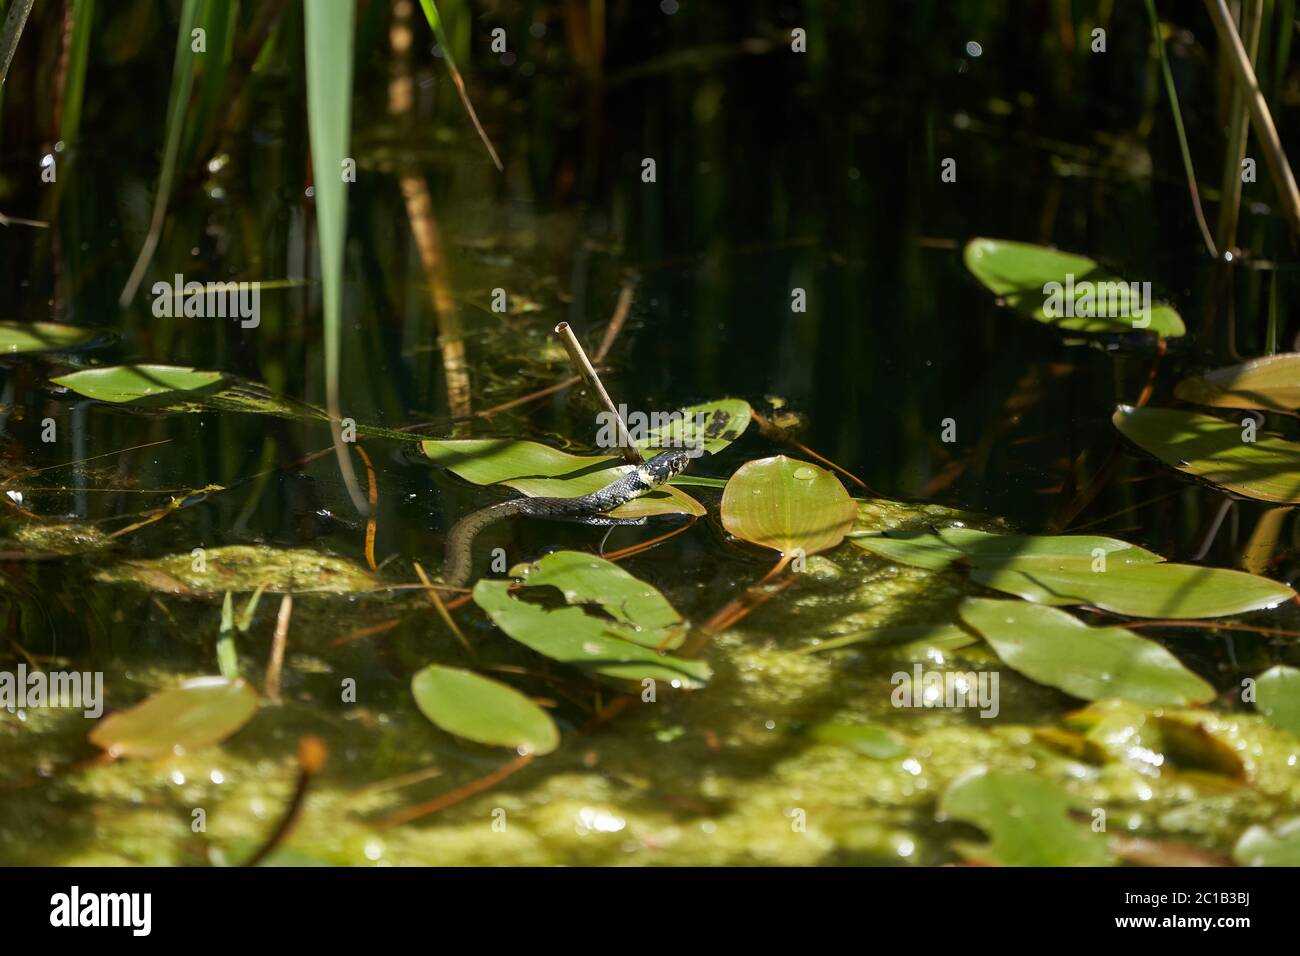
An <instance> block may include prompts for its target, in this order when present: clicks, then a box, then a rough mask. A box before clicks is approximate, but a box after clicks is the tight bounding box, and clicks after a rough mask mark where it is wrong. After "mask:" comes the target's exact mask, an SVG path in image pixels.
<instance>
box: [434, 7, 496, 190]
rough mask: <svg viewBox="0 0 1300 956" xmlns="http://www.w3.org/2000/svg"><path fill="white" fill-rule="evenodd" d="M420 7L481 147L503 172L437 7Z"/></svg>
mask: <svg viewBox="0 0 1300 956" xmlns="http://www.w3.org/2000/svg"><path fill="white" fill-rule="evenodd" d="M420 7H421V8H422V9H423V10H424V18H425V19H426V20H428V21H429V26H430V27H431V28H432V29H433V35H434V36H435V37H437V39H438V46H439V47H440V48H441V49H442V58H443V59H444V60H446V61H447V72H449V73H450V74H451V81H452V82H453V83H455V84H456V92H457V93H459V94H460V101H461V103H463V104H464V106H465V112H466V113H468V114H469V118H470V122H472V123H473V124H474V128H475V129H476V130H478V137H479V139H481V140H483V145H484V146H486V147H487V151H488V155H489V156H491V157H492V162H493V163H495V164H496V167H497V169H498V170H504V169H505V167H504V166H502V165H501V157H500V156H498V155H497V151H496V148H495V147H494V146H493V145H492V140H490V139H488V134H487V130H485V129H484V128H483V124H482V123H480V122H479V121H478V114H477V113H475V112H474V104H473V103H471V102H470V101H469V93H468V92H466V90H465V81H464V80H463V79H461V76H460V70H458V69H456V61H455V60H453V59H452V57H451V43H450V42H449V41H448V40H447V31H445V30H444V29H443V28H442V17H440V16H438V8H437V6H435V5H434V2H433V0H420Z"/></svg>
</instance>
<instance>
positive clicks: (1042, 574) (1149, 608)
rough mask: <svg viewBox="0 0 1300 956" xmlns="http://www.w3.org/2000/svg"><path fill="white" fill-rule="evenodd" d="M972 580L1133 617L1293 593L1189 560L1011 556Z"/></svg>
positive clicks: (1217, 611)
mask: <svg viewBox="0 0 1300 956" xmlns="http://www.w3.org/2000/svg"><path fill="white" fill-rule="evenodd" d="M971 579H972V580H974V581H975V582H977V583H979V584H982V585H984V586H985V587H989V588H993V589H995V590H998V591H1005V592H1006V593H1008V594H1014V595H1016V596H1017V597H1022V598H1024V599H1025V600H1027V601H1034V602H1036V603H1038V604H1050V605H1058V606H1064V605H1072V604H1090V605H1093V606H1094V607H1099V608H1102V609H1103V610H1107V611H1113V612H1115V613H1116V614H1128V615H1131V616H1133V617H1150V618H1163V617H1168V618H1179V619H1191V618H1200V617H1223V616H1226V615H1229V614H1245V613H1247V612H1248V611H1258V610H1262V609H1265V608H1272V607H1276V606H1278V605H1279V604H1281V603H1282V602H1284V601H1289V600H1290V599H1291V598H1292V597H1294V596H1295V592H1294V591H1292V590H1291V589H1290V588H1289V587H1287V586H1286V585H1285V584H1279V583H1278V582H1277V581H1273V580H1271V579H1269V578H1264V577H1259V576H1258V575H1254V574H1248V573H1247V572H1245V571H1232V570H1228V569H1225V568H1206V567H1201V566H1200V565H1194V564H1135V565H1119V566H1110V565H1107V568H1106V570H1105V571H1101V572H1099V571H1094V570H1093V569H1092V567H1091V566H1090V565H1088V564H1086V563H1084V562H1083V561H1081V560H1073V561H1071V560H1058V561H1055V562H1048V561H1043V560H1040V559H1025V560H1019V559H1016V560H1010V561H1004V562H1002V563H1001V564H995V565H987V566H980V567H977V568H975V569H973V570H972V571H971Z"/></svg>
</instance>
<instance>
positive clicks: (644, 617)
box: [510, 551, 687, 650]
mask: <svg viewBox="0 0 1300 956" xmlns="http://www.w3.org/2000/svg"><path fill="white" fill-rule="evenodd" d="M510 576H511V577H515V578H521V579H523V582H524V584H526V585H527V586H528V587H541V586H543V585H551V586H552V587H555V588H558V589H559V590H560V593H562V594H563V595H564V600H565V601H567V602H568V603H569V604H573V605H592V606H596V607H599V608H600V609H602V610H603V611H604V612H605V613H606V614H608V615H609V616H610V617H612V618H613V619H614V620H615V621H617V622H618V625H617V626H615V627H613V628H612V630H614V631H615V632H616V633H617V634H618V635H619V636H620V637H622V638H623V639H624V640H628V641H631V642H632V643H634V644H640V645H642V646H644V647H650V648H656V647H661V646H662V647H664V648H667V649H669V650H671V649H673V648H675V647H678V646H680V645H681V643H682V641H684V640H685V639H686V630H687V624H686V622H685V621H684V620H683V619H682V616H681V615H680V614H678V613H677V611H676V610H674V609H673V606H672V605H671V604H669V603H668V599H667V598H666V597H664V596H663V595H662V594H660V593H659V592H658V591H656V590H655V589H654V588H653V587H651V586H650V585H648V584H646V583H645V582H644V581H642V580H641V579H639V578H637V577H634V576H633V575H631V574H629V573H628V572H626V571H624V570H623V569H622V568H621V567H619V566H618V565H617V564H615V563H614V562H613V561H606V560H605V559H604V558H600V557H597V556H596V555H593V554H583V553H582V552H580V551H555V552H553V553H551V554H548V555H546V557H544V558H542V559H541V560H539V561H536V562H534V563H533V564H521V565H517V566H516V567H513V568H511V569H510Z"/></svg>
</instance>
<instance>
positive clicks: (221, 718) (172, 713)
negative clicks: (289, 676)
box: [90, 677, 257, 758]
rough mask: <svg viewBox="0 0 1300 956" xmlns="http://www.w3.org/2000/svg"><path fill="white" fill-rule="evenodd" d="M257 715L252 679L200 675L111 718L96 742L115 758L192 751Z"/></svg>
mask: <svg viewBox="0 0 1300 956" xmlns="http://www.w3.org/2000/svg"><path fill="white" fill-rule="evenodd" d="M256 713H257V692H256V691H254V690H253V688H252V687H250V686H249V685H248V683H247V682H246V681H243V680H227V679H226V678H224V677H196V678H194V679H193V680H189V681H186V682H185V683H183V684H181V685H180V686H179V687H173V688H170V689H168V690H164V691H159V692H158V693H156V694H154V695H153V696H152V697H149V698H147V699H145V700H144V701H142V702H141V703H139V704H136V705H135V706H134V707H132V708H131V709H130V710H124V711H122V712H120V713H116V714H111V715H109V716H108V717H105V718H104V719H102V720H101V721H100V722H99V723H98V724H96V725H95V729H94V730H92V731H91V732H90V742H91V743H93V744H94V745H95V746H96V747H101V748H103V749H104V750H106V751H108V752H109V753H110V754H112V755H113V756H115V757H144V758H154V757H165V756H168V755H169V754H182V753H192V752H194V751H196V750H202V749H203V748H204V747H210V746H212V745H213V744H216V743H220V742H221V741H223V740H225V739H226V738H227V737H229V736H230V735H231V734H233V733H234V732H235V731H237V730H238V729H239V728H240V727H242V726H244V724H246V723H248V722H249V721H250V720H252V719H253V715H254V714H256Z"/></svg>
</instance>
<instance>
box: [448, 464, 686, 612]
mask: <svg viewBox="0 0 1300 956" xmlns="http://www.w3.org/2000/svg"><path fill="white" fill-rule="evenodd" d="M689 462H690V455H689V453H688V452H687V451H686V450H684V449H674V450H672V451H666V452H663V453H661V454H658V455H655V456H654V457H653V458H651V459H650V460H649V461H647V462H646V463H645V464H643V465H638V466H637V467H636V468H634V469H633V470H632V471H629V472H628V473H627V474H626V475H624V476H623V477H621V478H619V479H618V480H617V481H613V482H611V483H610V484H608V485H606V486H605V487H604V488H601V489H600V490H599V491H593V492H592V493H591V494H589V495H582V496H580V497H577V498H540V497H539V498H512V499H511V500H510V501H502V502H500V503H499V504H495V505H488V507H486V508H480V509H479V510H478V511H473V512H470V513H469V514H467V515H466V516H465V517H463V518H461V519H460V520H459V521H457V522H456V523H455V524H454V525H452V527H451V531H449V532H448V533H447V547H446V556H445V558H444V560H443V566H442V579H443V581H444V582H445V583H447V584H449V585H451V586H453V587H464V586H465V585H466V584H468V583H469V577H470V572H471V569H472V566H473V551H472V548H473V544H474V538H475V537H476V536H477V535H478V533H479V532H480V531H482V530H483V529H484V528H486V527H487V526H488V525H490V524H494V523H495V522H497V521H501V520H502V519H504V518H510V517H513V516H515V515H527V516H528V517H532V518H572V517H579V516H582V515H599V514H603V513H604V512H606V511H610V510H612V509H614V508H617V507H618V506H619V505H621V504H626V503H627V502H629V501H632V500H634V499H636V498H640V497H642V496H644V495H648V494H650V492H652V491H654V490H655V489H656V488H658V487H659V486H660V485H662V484H663V483H664V482H666V481H667V480H668V479H669V478H672V477H673V476H674V475H677V474H680V473H681V472H682V471H684V470H685V468H686V466H687V464H689Z"/></svg>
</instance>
